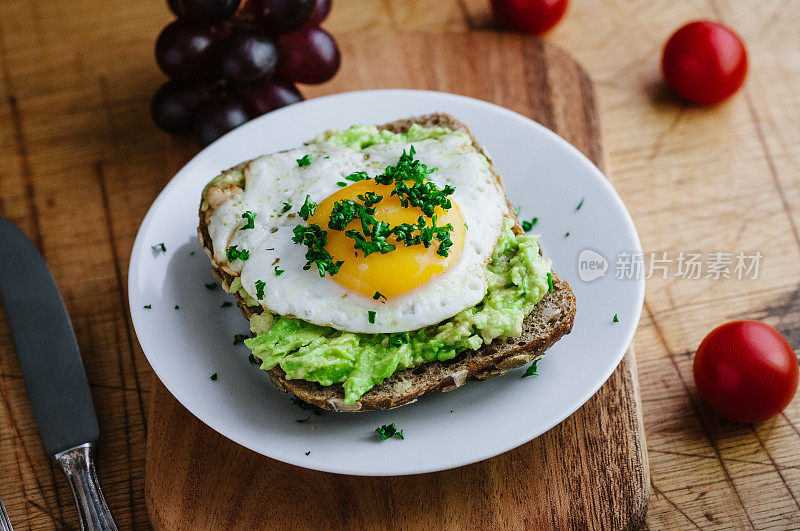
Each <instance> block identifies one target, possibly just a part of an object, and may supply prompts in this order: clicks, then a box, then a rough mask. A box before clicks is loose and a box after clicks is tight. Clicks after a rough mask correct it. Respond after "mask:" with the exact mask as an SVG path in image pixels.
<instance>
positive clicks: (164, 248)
mask: <svg viewBox="0 0 800 531" xmlns="http://www.w3.org/2000/svg"><path fill="white" fill-rule="evenodd" d="M150 248H151V249H152V250H154V251H161V252H162V253H166V252H167V246H166V245H164V244H163V243H157V244H155V245H151V246H150Z"/></svg>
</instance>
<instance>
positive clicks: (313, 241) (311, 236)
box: [292, 223, 344, 277]
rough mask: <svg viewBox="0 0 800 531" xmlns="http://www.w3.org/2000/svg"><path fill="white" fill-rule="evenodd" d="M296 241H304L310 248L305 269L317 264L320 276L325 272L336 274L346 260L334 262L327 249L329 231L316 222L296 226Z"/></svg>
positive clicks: (307, 252)
mask: <svg viewBox="0 0 800 531" xmlns="http://www.w3.org/2000/svg"><path fill="white" fill-rule="evenodd" d="M292 241H293V242H294V243H302V244H303V245H305V246H306V247H308V250H307V251H306V264H305V265H304V266H303V270H304V271H308V270H309V269H311V264H316V266H317V270H318V271H319V276H321V277H324V276H325V273H326V272H327V273H330V274H331V275H334V274H336V273H337V272H338V271H339V268H340V267H341V266H342V264H343V263H344V262H342V261H341V260H340V261H338V262H334V260H333V256H332V255H331V253H329V252H328V251H327V250H326V249H325V244H327V243H328V233H327V232H325V231H324V230H322V229H321V228H320V226H319V225H317V224H316V223H312V224H311V225H309V226H307V227H306V226H303V225H298V226H296V227H295V228H294V237H292Z"/></svg>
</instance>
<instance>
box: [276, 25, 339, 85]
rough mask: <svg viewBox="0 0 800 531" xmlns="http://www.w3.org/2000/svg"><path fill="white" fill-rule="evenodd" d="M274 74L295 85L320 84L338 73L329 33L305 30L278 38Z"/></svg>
mask: <svg viewBox="0 0 800 531" xmlns="http://www.w3.org/2000/svg"><path fill="white" fill-rule="evenodd" d="M278 51H279V54H280V61H279V62H278V74H279V75H280V76H281V77H283V78H285V79H290V80H292V81H295V82H298V83H312V84H313V83H324V82H325V81H328V80H329V79H330V78H332V77H333V76H334V75H335V74H336V71H337V70H339V60H340V57H339V48H338V46H336V41H334V40H333V37H331V35H330V33H328V32H327V31H325V30H324V29H322V28H316V27H313V26H308V27H305V28H303V29H302V30H300V31H296V32H294V33H287V34H285V35H281V37H280V40H279V41H278Z"/></svg>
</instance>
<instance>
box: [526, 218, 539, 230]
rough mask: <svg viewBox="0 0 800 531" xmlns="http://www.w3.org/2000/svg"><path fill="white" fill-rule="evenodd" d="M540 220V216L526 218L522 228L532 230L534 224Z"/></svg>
mask: <svg viewBox="0 0 800 531" xmlns="http://www.w3.org/2000/svg"><path fill="white" fill-rule="evenodd" d="M538 222H539V218H533V219H531V220H530V221H528V220H525V221H523V222H522V230H524V231H525V232H530V230H531V229H532V228H533V226H534V225H536V223H538Z"/></svg>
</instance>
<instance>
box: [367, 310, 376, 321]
mask: <svg viewBox="0 0 800 531" xmlns="http://www.w3.org/2000/svg"><path fill="white" fill-rule="evenodd" d="M367 320H368V321H369V322H370V324H375V312H374V311H373V310H370V311H368V312H367Z"/></svg>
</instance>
